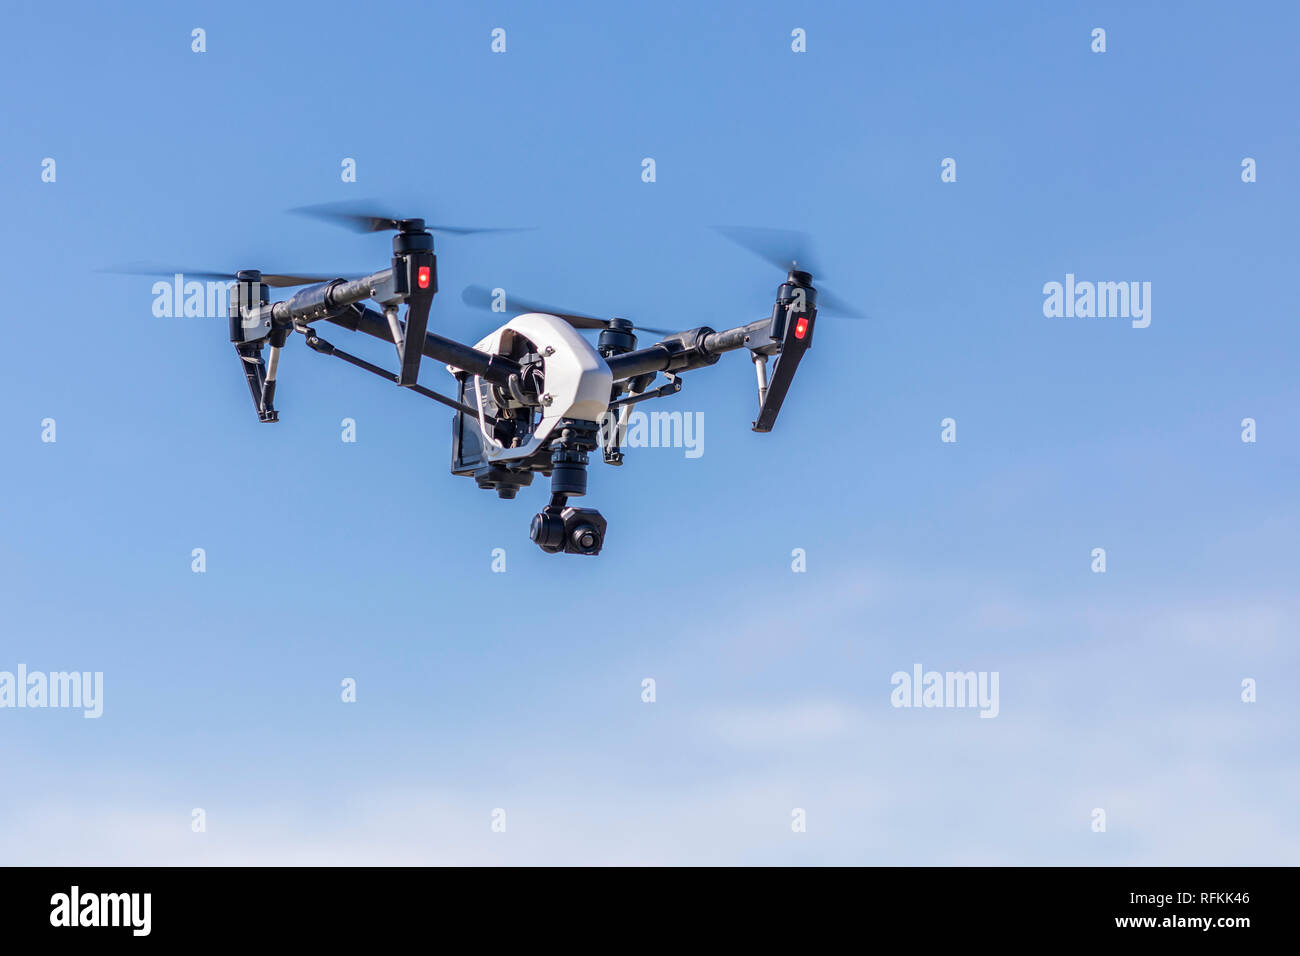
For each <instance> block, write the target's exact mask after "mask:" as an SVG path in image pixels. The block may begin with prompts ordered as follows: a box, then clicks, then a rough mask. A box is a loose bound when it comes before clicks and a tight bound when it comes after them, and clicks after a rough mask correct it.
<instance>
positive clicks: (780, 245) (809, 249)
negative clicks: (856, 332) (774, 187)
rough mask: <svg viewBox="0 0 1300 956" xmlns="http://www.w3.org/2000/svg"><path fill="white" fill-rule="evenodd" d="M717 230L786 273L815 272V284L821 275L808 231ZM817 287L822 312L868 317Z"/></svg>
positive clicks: (860, 317) (730, 228) (742, 227)
mask: <svg viewBox="0 0 1300 956" xmlns="http://www.w3.org/2000/svg"><path fill="white" fill-rule="evenodd" d="M713 228H714V229H716V230H717V231H718V232H720V233H721V234H722V235H724V236H726V237H727V238H728V239H730V240H731V241H732V242H734V243H736V244H737V245H739V246H743V247H744V248H746V249H748V250H749V251H750V252H752V253H754V255H756V256H758V257H759V258H760V259H763V260H765V261H767V262H770V263H771V264H772V265H774V266H776V267H777V268H778V269H780V270H781V271H782V272H789V271H790V270H791V269H800V270H802V271H804V272H810V273H812V275H813V277H814V281H815V279H816V277H817V276H819V275H821V270H820V269H819V268H818V267H817V259H816V255H815V253H814V252H813V242H812V237H811V236H809V235H808V234H807V233H806V232H796V231H794V230H792V229H767V228H763V227H759V226H714V227H713ZM816 285H817V310H818V311H819V312H829V313H832V314H834V315H839V316H842V317H844V318H849V319H864V318H866V316H865V315H864V314H863V313H862V312H861V311H859V310H858V308H857V306H855V305H852V304H851V303H848V302H845V301H844V300H843V299H841V298H839V296H837V295H835V294H834V293H832V292H828V291H827V290H826V289H824V288H823V287H822V284H821V283H820V282H817V283H816Z"/></svg>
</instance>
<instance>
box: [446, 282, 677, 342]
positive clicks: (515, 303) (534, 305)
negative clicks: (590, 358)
mask: <svg viewBox="0 0 1300 956" xmlns="http://www.w3.org/2000/svg"><path fill="white" fill-rule="evenodd" d="M460 298H461V301H462V302H464V303H465V304H466V305H468V306H470V307H471V308H475V309H487V310H488V311H491V310H492V306H493V305H494V304H495V302H496V297H495V296H494V295H493V294H492V290H491V289H487V288H484V287H483V286H481V285H471V286H466V287H465V291H464V292H462V293H461V294H460ZM506 306H507V307H508V308H509V309H510V311H511V312H514V313H524V312H544V313H546V314H547V315H554V316H557V317H558V318H561V319H563V320H564V321H565V322H568V323H569V324H570V325H572V326H573V327H574V328H575V329H607V328H609V322H610V320H609V319H598V318H596V317H595V316H591V315H583V314H582V313H580V312H566V311H565V310H563V309H553V308H551V307H550V306H549V305H542V304H541V303H539V302H528V301H525V300H523V299H519V298H516V297H515V296H512V295H507V296H506ZM633 328H637V329H640V330H641V331H642V332H653V333H654V334H655V335H672V333H671V332H668V331H666V330H664V329H654V328H651V327H650V326H648V325H639V324H637V323H633Z"/></svg>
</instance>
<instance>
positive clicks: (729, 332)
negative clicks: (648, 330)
mask: <svg viewBox="0 0 1300 956" xmlns="http://www.w3.org/2000/svg"><path fill="white" fill-rule="evenodd" d="M771 323H772V320H771V319H759V320H758V321H757V322H751V323H749V325H741V326H737V327H736V328H734V329H726V330H725V331H722V332H715V331H714V330H713V329H710V328H708V327H707V326H706V327H703V328H698V329H691V330H689V331H687V332H678V333H677V334H676V335H670V336H668V337H667V338H665V339H663V340H661V341H659V342H656V343H655V344H654V345H651V346H649V347H647V348H643V349H636V350H635V351H632V352H624V353H623V354H622V355H615V356H612V357H610V358H608V359H606V362H607V363H608V364H609V368H610V371H611V372H613V373H614V381H616V382H617V381H622V380H624V379H629V378H636V377H637V376H638V375H644V374H646V373H647V372H652V373H653V372H688V371H690V370H692V369H697V368H704V367H705V366H706V365H712V364H713V363H714V362H716V361H717V360H718V359H719V358H720V357H721V356H722V353H723V352H732V351H735V350H736V349H739V348H744V347H745V346H747V345H748V346H750V347H751V348H754V347H755V346H753V345H751V341H753V340H756V339H757V338H758V337H759V336H761V335H762V334H764V333H765V332H766V331H767V329H768V327H769V326H770V325H771Z"/></svg>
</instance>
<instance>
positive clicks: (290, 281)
mask: <svg viewBox="0 0 1300 956" xmlns="http://www.w3.org/2000/svg"><path fill="white" fill-rule="evenodd" d="M100 271H102V272H112V273H115V274H117V275H130V276H170V275H175V274H176V273H178V272H179V273H181V274H182V275H184V276H186V277H187V278H192V279H218V280H221V281H223V282H235V281H238V279H239V276H238V274H236V273H234V272H212V271H210V270H207V269H182V268H179V267H178V268H175V269H173V268H172V267H170V266H159V265H131V266H122V267H120V268H109V269H102V270H100ZM349 278H356V277H355V276H349V275H345V274H343V273H339V274H337V275H328V276H326V275H315V276H308V275H298V274H293V275H290V274H288V273H283V272H263V273H262V274H261V278H260V279H259V280H258V281H260V282H261V283H262V284H263V285H269V286H273V287H274V288H277V289H285V288H289V287H291V286H296V285H312V284H314V283H317V282H329V281H330V280H331V279H349Z"/></svg>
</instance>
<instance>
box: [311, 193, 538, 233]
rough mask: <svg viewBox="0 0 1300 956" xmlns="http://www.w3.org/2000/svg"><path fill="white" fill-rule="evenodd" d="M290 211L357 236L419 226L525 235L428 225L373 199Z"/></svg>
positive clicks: (441, 229) (442, 229) (470, 231)
mask: <svg viewBox="0 0 1300 956" xmlns="http://www.w3.org/2000/svg"><path fill="white" fill-rule="evenodd" d="M289 211H290V212H292V213H297V214H298V215H300V216H310V217H312V218H313V219H321V220H324V221H325V222H330V223H334V224H335V225H339V226H343V227H344V228H345V229H351V230H352V231H353V232H389V231H399V230H401V229H403V228H404V227H407V226H415V228H416V229H427V230H429V231H430V232H442V233H446V234H447V235H451V236H468V235H473V234H475V233H488V232H521V231H522V230H520V229H490V228H480V227H477V226H475V227H467V226H435V225H432V224H430V223H426V222H425V221H424V220H423V219H415V218H404V217H402V216H394V215H390V212H391V210H387V209H384V208H382V206H381V205H380V204H378V203H376V202H375V201H373V200H369V199H361V200H356V201H344V202H329V203H320V204H319V205H315V206H299V207H298V208H296V209H290V210H289ZM417 224H418V225H417Z"/></svg>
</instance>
